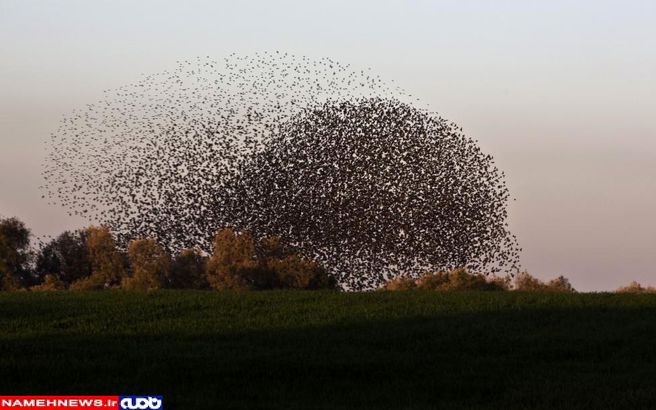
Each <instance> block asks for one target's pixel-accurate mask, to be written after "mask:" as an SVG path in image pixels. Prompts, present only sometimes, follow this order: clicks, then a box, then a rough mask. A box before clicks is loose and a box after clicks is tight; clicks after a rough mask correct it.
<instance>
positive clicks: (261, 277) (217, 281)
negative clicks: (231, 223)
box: [207, 228, 275, 290]
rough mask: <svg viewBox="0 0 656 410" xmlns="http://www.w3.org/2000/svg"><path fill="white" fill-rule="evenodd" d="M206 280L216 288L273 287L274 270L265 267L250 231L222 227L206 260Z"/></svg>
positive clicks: (246, 288)
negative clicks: (257, 252)
mask: <svg viewBox="0 0 656 410" xmlns="http://www.w3.org/2000/svg"><path fill="white" fill-rule="evenodd" d="M207 281H208V283H209V285H210V286H211V287H213V288H215V289H219V290H222V289H233V290H248V289H267V288H272V287H274V283H273V282H274V281H275V277H274V275H273V272H271V271H270V270H268V269H262V266H261V265H260V264H259V263H258V258H257V255H256V253H255V244H254V242H253V237H252V236H251V235H250V234H249V233H248V232H240V233H236V232H234V231H233V230H232V229H229V228H228V229H223V230H222V231H220V232H219V233H218V234H217V235H216V237H215V239H214V252H213V253H212V257H211V258H210V259H209V261H208V263H207Z"/></svg>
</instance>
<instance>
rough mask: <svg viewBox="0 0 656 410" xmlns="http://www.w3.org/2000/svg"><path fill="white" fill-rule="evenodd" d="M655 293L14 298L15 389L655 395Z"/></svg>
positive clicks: (1, 326)
mask: <svg viewBox="0 0 656 410" xmlns="http://www.w3.org/2000/svg"><path fill="white" fill-rule="evenodd" d="M655 341H656V295H632V294H558V293H521V292H452V293H439V292H423V291H408V292H403V291H399V292H372V293H351V294H345V293H333V292H302V291H268V292H250V293H240V292H221V293H219V292H209V291H205V292H203V291H156V292H147V293H130V292H125V291H106V292H95V293H94V292H72V291H69V292H42V293H36V292H33V293H28V292H12V293H3V294H0V380H1V381H2V382H1V383H0V386H1V387H0V390H1V393H2V394H116V395H131V394H134V395H137V394H152V395H155V394H157V395H164V404H165V406H166V408H167V409H242V408H243V409H246V408H249V409H250V408H280V409H351V408H358V409H441V408H444V409H474V408H475V409H487V408H490V409H498V408H518V409H522V408H526V409H529V408H530V409H534V408H536V409H555V408H564V409H567V408H576V409H579V408H580V409H584V408H585V409H618V408H628V409H637V408H654V407H655V406H656V386H655V385H654V384H655V383H656V345H655V343H654V342H655Z"/></svg>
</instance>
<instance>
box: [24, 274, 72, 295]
mask: <svg viewBox="0 0 656 410" xmlns="http://www.w3.org/2000/svg"><path fill="white" fill-rule="evenodd" d="M30 289H31V290H34V291H50V290H65V289H66V283H65V282H64V281H62V280H61V279H59V277H58V276H57V275H52V274H48V275H46V276H45V277H44V279H43V283H41V284H40V285H35V286H32V287H31V288H30Z"/></svg>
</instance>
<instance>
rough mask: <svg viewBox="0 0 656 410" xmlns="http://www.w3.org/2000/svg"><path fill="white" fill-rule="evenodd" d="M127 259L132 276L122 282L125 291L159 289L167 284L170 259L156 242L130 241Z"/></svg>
mask: <svg viewBox="0 0 656 410" xmlns="http://www.w3.org/2000/svg"><path fill="white" fill-rule="evenodd" d="M128 259H129V260H130V266H131V267H132V276H131V277H129V278H126V279H124V280H123V287H124V288H125V289H131V290H147V289H159V288H163V287H164V286H165V285H166V283H167V282H168V276H169V269H170V267H171V260H170V259H171V258H170V256H169V255H168V254H167V253H166V252H165V251H164V248H162V246H161V245H160V244H158V243H157V241H156V240H154V239H152V238H147V239H137V240H134V241H131V242H130V244H129V245H128Z"/></svg>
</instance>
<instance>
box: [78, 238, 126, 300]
mask: <svg viewBox="0 0 656 410" xmlns="http://www.w3.org/2000/svg"><path fill="white" fill-rule="evenodd" d="M86 235H87V237H86V247H87V252H88V254H89V261H90V262H91V275H90V276H88V277H86V278H82V279H78V280H77V281H75V282H74V283H73V284H72V285H71V289H76V290H83V289H104V288H108V287H111V286H117V285H118V284H119V283H120V282H121V280H122V279H123V278H124V277H125V276H126V269H125V260H124V257H123V256H122V255H121V253H120V252H119V250H118V249H117V248H116V242H115V241H114V237H113V236H112V234H111V233H110V231H109V229H108V228H107V227H105V226H100V227H96V226H91V227H89V228H87V230H86Z"/></svg>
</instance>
